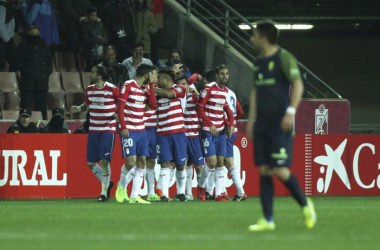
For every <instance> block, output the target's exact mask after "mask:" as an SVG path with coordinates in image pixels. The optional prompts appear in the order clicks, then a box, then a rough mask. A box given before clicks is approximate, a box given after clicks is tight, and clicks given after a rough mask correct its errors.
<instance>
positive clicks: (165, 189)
mask: <svg viewBox="0 0 380 250" xmlns="http://www.w3.org/2000/svg"><path fill="white" fill-rule="evenodd" d="M160 177H161V182H160V183H161V191H162V194H163V195H164V196H166V197H167V198H169V185H170V169H169V168H161V171H160Z"/></svg>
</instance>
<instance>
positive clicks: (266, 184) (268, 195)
mask: <svg viewBox="0 0 380 250" xmlns="http://www.w3.org/2000/svg"><path fill="white" fill-rule="evenodd" d="M273 196H274V187H273V179H272V176H266V175H265V176H260V200H261V206H262V208H263V212H264V216H265V219H266V220H267V221H269V222H271V221H273Z"/></svg>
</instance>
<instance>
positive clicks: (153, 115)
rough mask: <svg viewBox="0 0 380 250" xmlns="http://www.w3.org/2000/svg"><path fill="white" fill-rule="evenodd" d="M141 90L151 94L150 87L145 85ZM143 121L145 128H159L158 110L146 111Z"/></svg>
mask: <svg viewBox="0 0 380 250" xmlns="http://www.w3.org/2000/svg"><path fill="white" fill-rule="evenodd" d="M154 87H155V88H156V87H158V85H157V84H155V85H154ZM141 89H142V90H143V92H144V93H145V92H149V85H143V86H141ZM143 121H144V124H145V128H157V109H152V110H149V111H147V110H145V112H144V118H143Z"/></svg>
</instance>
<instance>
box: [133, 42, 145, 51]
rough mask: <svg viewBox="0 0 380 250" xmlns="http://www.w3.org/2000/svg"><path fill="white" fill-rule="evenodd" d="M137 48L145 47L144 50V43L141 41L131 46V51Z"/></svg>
mask: <svg viewBox="0 0 380 250" xmlns="http://www.w3.org/2000/svg"><path fill="white" fill-rule="evenodd" d="M137 47H143V48H144V43H143V42H141V41H136V42H133V43H132V45H131V49H134V48H137Z"/></svg>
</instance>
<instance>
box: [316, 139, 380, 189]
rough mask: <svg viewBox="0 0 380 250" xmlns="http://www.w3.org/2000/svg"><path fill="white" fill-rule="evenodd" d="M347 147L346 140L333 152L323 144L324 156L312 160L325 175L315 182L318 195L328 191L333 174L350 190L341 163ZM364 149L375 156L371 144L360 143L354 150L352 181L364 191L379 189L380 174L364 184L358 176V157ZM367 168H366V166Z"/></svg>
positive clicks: (379, 165) (379, 167) (379, 164)
mask: <svg viewBox="0 0 380 250" xmlns="http://www.w3.org/2000/svg"><path fill="white" fill-rule="evenodd" d="M346 145H347V139H345V140H344V141H343V142H342V143H341V144H340V145H339V146H338V147H337V149H335V150H333V149H332V148H331V147H330V146H329V145H328V144H325V151H326V155H320V156H317V157H316V158H314V162H316V163H318V164H320V165H322V166H320V169H319V170H320V173H321V174H325V178H323V177H321V178H319V179H318V181H317V191H318V192H319V193H322V192H323V193H326V192H327V191H328V189H329V186H330V183H331V180H332V177H333V173H334V172H335V173H336V174H337V175H338V177H339V178H340V180H341V181H342V182H343V184H344V185H345V186H346V187H347V188H348V189H349V190H351V183H350V181H349V178H348V174H347V170H346V166H345V165H344V163H343V161H342V155H343V153H344V151H345V148H346ZM364 148H369V149H370V150H371V152H372V154H373V155H375V146H374V145H373V144H371V143H362V144H361V145H360V146H359V147H358V148H357V149H356V150H355V154H354V157H353V160H352V170H353V171H352V172H353V175H354V179H355V181H356V183H357V184H358V186H359V187H361V188H364V189H371V188H374V187H375V183H376V184H377V187H378V188H379V189H380V174H379V175H378V176H377V179H376V180H375V178H374V179H373V180H372V181H371V182H370V183H369V184H364V183H363V181H362V179H361V177H360V174H359V157H360V153H361V152H362V150H363V149H364ZM366 167H367V166H366ZM378 169H379V170H380V163H378Z"/></svg>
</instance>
